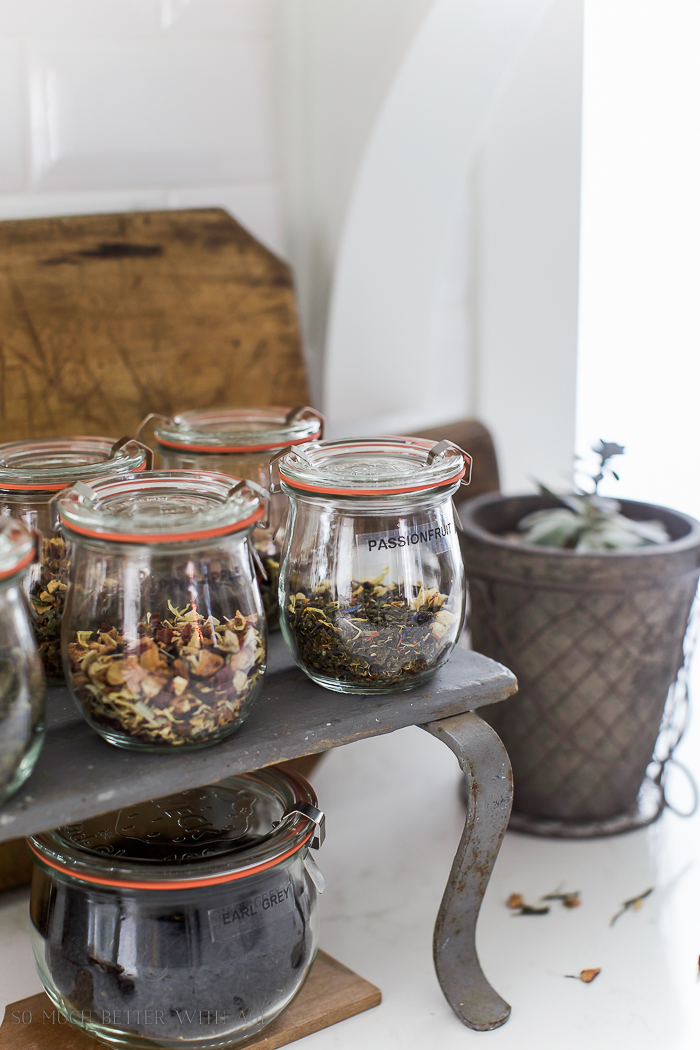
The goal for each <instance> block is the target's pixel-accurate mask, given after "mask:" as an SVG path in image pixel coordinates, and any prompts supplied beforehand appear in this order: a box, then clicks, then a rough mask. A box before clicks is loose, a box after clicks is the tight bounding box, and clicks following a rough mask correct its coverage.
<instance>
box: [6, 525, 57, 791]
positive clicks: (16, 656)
mask: <svg viewBox="0 0 700 1050" xmlns="http://www.w3.org/2000/svg"><path fill="white" fill-rule="evenodd" d="M38 541H39V537H38V535H37V534H36V533H33V532H30V531H29V529H27V528H26V527H25V526H24V525H23V524H22V522H20V521H16V520H15V519H14V518H5V519H1V518H0V802H4V801H5V800H6V799H8V798H10V796H11V795H13V794H14V793H15V792H16V791H17V790H18V789H19V788H20V787H21V786H22V784H23V783H24V781H25V780H26V779H27V777H28V776H29V774H30V773H31V771H32V769H33V768H34V764H35V762H36V760H37V756H38V754H39V751H40V749H41V745H42V742H43V739H44V716H45V713H46V684H45V681H44V672H43V671H42V667H41V660H40V659H39V654H38V652H37V648H36V642H35V641H34V635H33V633H32V627H31V623H30V621H29V610H28V609H27V601H26V596H25V594H24V592H23V589H22V578H23V577H24V576H25V575H26V574H27V572H29V570H30V567H31V566H32V565H33V564H34V562H35V561H36V559H37V546H38Z"/></svg>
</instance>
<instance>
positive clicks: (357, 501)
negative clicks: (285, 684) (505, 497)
mask: <svg viewBox="0 0 700 1050" xmlns="http://www.w3.org/2000/svg"><path fill="white" fill-rule="evenodd" d="M470 467H471V460H470V458H469V456H468V455H467V453H465V452H463V451H462V450H461V449H459V448H457V447H456V446H455V445H452V444H450V443H449V442H447V441H444V442H440V444H438V445H433V443H431V442H429V441H421V440H418V439H415V438H401V437H387V438H384V437H382V438H367V439H360V438H358V439H356V440H349V441H319V442H310V443H309V444H307V445H301V446H299V447H298V448H296V449H294V450H292V451H290V452H287V453H286V454H285V455H284V456H282V458H281V459H280V460H279V476H280V481H281V484H282V489H283V490H284V492H286V493H287V495H288V497H289V501H290V515H289V522H288V526H287V536H286V541H285V546H284V552H283V556H282V565H281V570H280V607H281V609H282V631H283V634H284V637H285V639H286V640H287V642H288V644H289V646H290V648H291V650H292V652H293V654H294V656H295V659H296V661H297V663H298V664H299V666H300V667H301V668H302V669H303V670H304V671H305V672H306V673H307V674H308V675H309V677H310V678H312V679H313V680H314V681H315V682H318V683H319V684H320V685H323V686H325V687H326V688H327V689H334V690H336V691H338V692H348V693H378V692H395V691H397V690H402V689H412V688H414V687H415V686H417V685H419V684H420V683H421V682H423V681H424V680H425V679H426V678H427V677H429V676H430V675H432V674H433V673H434V672H435V671H436V670H437V669H438V667H440V666H441V664H443V663H444V662H445V660H447V658H448V656H449V654H450V652H451V650H452V648H453V646H454V645H455V643H456V641H457V638H458V635H459V632H460V630H461V628H462V621H463V617H464V602H465V586H464V569H463V565H462V556H461V553H460V548H459V540H458V536H457V530H456V528H455V520H454V508H453V503H452V497H453V495H454V493H455V492H456V491H457V489H458V487H459V485H460V484H461V483H463V479H464V478H465V475H466V474H467V473H468V471H469V470H470Z"/></svg>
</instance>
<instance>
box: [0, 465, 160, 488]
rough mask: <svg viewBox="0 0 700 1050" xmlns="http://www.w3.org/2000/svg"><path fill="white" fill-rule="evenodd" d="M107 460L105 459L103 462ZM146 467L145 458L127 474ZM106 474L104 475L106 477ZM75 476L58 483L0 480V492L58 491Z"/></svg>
mask: <svg viewBox="0 0 700 1050" xmlns="http://www.w3.org/2000/svg"><path fill="white" fill-rule="evenodd" d="M106 462H107V460H105V463H106ZM145 469H146V463H145V460H144V462H143V463H142V464H141V466H140V467H134V469H133V470H130V471H128V473H129V474H138V472H139V471H140V470H145ZM107 476H108V475H105V477H107ZM75 480H76V479H75V478H73V479H72V480H71V481H62V482H61V483H60V484H58V485H15V484H13V483H5V482H2V481H0V492H60V491H61V490H62V489H67V488H69V487H70V486H71V485H75ZM90 480H91V481H96V480H97V478H91V479H90Z"/></svg>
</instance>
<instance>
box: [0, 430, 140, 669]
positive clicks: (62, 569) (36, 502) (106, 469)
mask: <svg viewBox="0 0 700 1050" xmlns="http://www.w3.org/2000/svg"><path fill="white" fill-rule="evenodd" d="M151 460H152V453H151V451H150V449H148V448H145V447H144V446H143V445H141V444H140V443H139V442H138V441H132V440H126V441H125V440H122V441H117V442H115V441H114V438H104V437H62V438H39V439H37V440H33V441H13V442H10V443H9V444H5V445H0V515H2V516H4V517H13V518H19V519H20V520H22V521H23V522H24V523H25V524H26V525H27V526H28V527H29V528H31V529H37V530H38V531H39V532H40V533H41V534H42V536H43V544H42V551H41V558H40V560H38V561H37V562H36V563H35V564H34V565H33V566H32V567H31V569H30V570H29V572H28V573H27V575H26V576H25V578H24V587H25V590H26V593H27V597H28V598H29V605H30V611H31V614H32V622H33V626H34V633H35V636H36V640H37V644H38V646H39V654H40V656H41V660H42V663H43V665H44V671H45V673H46V677H47V679H48V680H49V682H54V683H60V682H63V666H62V663H61V619H62V616H63V605H64V601H65V596H66V590H67V587H68V571H69V567H70V546H69V545H67V544H66V541H65V540H64V538H63V537H62V536H57V535H54V534H53V533H52V528H53V522H52V520H51V513H50V510H49V503H50V501H51V499H52V498H53V497H54V496H55V495H56V493H57V492H60V491H61V489H63V488H65V487H66V486H67V485H72V484H73V483H74V482H76V481H90V480H91V479H92V478H97V477H101V476H103V475H110V476H114V475H120V474H128V473H129V472H131V471H139V470H143V469H144V468H145V467H147V465H149V464H150V462H151Z"/></svg>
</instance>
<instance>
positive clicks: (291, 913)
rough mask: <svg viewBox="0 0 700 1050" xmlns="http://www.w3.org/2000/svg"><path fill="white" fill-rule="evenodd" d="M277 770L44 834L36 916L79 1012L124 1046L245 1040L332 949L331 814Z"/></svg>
mask: <svg viewBox="0 0 700 1050" xmlns="http://www.w3.org/2000/svg"><path fill="white" fill-rule="evenodd" d="M316 806H317V801H316V796H315V794H314V791H313V788H312V787H311V786H310V785H309V784H308V783H307V782H306V781H305V780H304V779H303V778H302V777H300V776H299V775H298V774H294V773H291V772H284V773H283V772H282V771H280V770H274V769H273V770H261V771H259V772H256V773H244V774H239V775H238V776H232V777H228V778H227V779H226V780H222V781H220V782H219V783H218V784H211V785H208V786H205V787H201V788H194V789H191V790H189V791H183V792H181V793H179V794H177V795H171V796H169V797H167V798H161V799H156V800H154V801H151V802H142V803H136V804H132V805H125V806H124V807H123V808H122V809H121V810H118V811H116V812H113V813H106V814H104V815H102V816H99V817H93V818H90V819H88V820H83V821H81V822H80V823H77V824H71V825H68V826H67V827H63V828H59V829H58V830H56V831H52V832H44V833H43V834H41V835H38V836H36V837H35V838H32V839H30V840H29V843H30V848H31V849H32V851H33V853H34V855H35V871H34V879H33V882H32V898H31V919H32V927H33V928H32V943H33V948H34V958H35V961H36V965H37V969H38V971H39V976H40V978H41V980H42V983H43V985H44V987H45V989H46V991H47V993H48V995H49V997H50V999H51V1000H52V1002H53V1003H54V1004H55V1005H56V1006H57V1007H58V1009H59V1010H60V1011H61V1013H62V1014H63V1016H64V1017H66V1018H68V1019H69V1020H70V1021H72V1022H73V1023H74V1024H76V1025H77V1026H78V1027H80V1028H83V1029H84V1030H86V1031H87V1032H88V1033H89V1034H90V1035H92V1036H94V1037H96V1038H98V1039H100V1040H102V1041H103V1042H105V1043H107V1044H108V1045H111V1046H117V1047H126V1048H131V1047H134V1048H135V1047H139V1048H145V1047H154V1046H155V1047H157V1046H163V1047H172V1048H175V1047H178V1046H186V1047H191V1048H192V1050H215V1048H218V1047H224V1046H232V1045H237V1044H238V1043H239V1042H241V1041H243V1040H248V1039H249V1038H250V1037H251V1036H253V1035H255V1033H256V1032H259V1031H260V1030H261V1029H263V1028H265V1027H266V1026H267V1025H268V1024H269V1023H270V1022H271V1021H273V1020H274V1018H275V1017H277V1016H278V1015H279V1014H280V1013H281V1011H282V1010H284V1008H285V1007H286V1006H287V1005H288V1004H289V1003H290V1002H291V1000H292V999H293V998H294V996H295V995H296V994H297V992H298V991H299V990H300V988H301V986H302V984H303V983H304V979H305V977H306V975H307V974H308V972H309V969H310V967H311V964H312V963H313V960H314V957H315V954H316V949H317V944H318V890H319V889H321V890H322V888H323V883H322V876H321V875H320V872H319V871H318V868H317V867H316V864H315V862H314V860H313V859H312V857H311V855H310V854H309V847H311V848H314V849H317V848H318V847H319V846H320V845H321V842H322V838H323V826H324V817H323V814H322V813H321V811H320V810H318V809H317V808H316Z"/></svg>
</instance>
